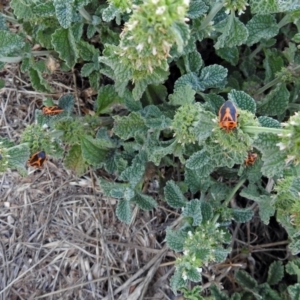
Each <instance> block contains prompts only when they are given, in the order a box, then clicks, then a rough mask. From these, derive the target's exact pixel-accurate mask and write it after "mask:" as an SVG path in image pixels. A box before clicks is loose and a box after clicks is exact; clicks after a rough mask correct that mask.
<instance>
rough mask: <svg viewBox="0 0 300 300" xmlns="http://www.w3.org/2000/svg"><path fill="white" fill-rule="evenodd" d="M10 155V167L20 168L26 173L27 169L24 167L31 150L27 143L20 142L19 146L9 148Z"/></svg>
mask: <svg viewBox="0 0 300 300" xmlns="http://www.w3.org/2000/svg"><path fill="white" fill-rule="evenodd" d="M7 154H8V155H9V157H8V160H7V162H8V164H7V167H8V168H12V169H18V171H19V172H20V173H21V174H23V175H25V173H26V170H25V168H24V165H25V164H26V162H27V160H28V158H29V155H30V150H29V147H28V145H27V144H20V145H17V146H13V147H10V148H8V149H7Z"/></svg>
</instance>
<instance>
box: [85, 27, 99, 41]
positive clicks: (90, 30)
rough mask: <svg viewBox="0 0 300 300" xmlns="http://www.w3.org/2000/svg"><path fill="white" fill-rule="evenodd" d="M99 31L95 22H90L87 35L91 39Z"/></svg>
mask: <svg viewBox="0 0 300 300" xmlns="http://www.w3.org/2000/svg"><path fill="white" fill-rule="evenodd" d="M96 32H97V27H96V26H95V25H93V24H89V25H88V27H87V31H86V36H87V38H88V39H91V38H92V37H93V36H94V35H95V33H96Z"/></svg>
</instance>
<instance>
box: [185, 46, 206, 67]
mask: <svg viewBox="0 0 300 300" xmlns="http://www.w3.org/2000/svg"><path fill="white" fill-rule="evenodd" d="M183 60H184V66H185V69H186V72H187V73H189V72H195V73H197V72H199V70H200V68H201V67H202V65H203V60H202V57H201V55H200V53H199V52H198V51H196V50H195V51H193V52H191V53H188V54H187V55H185V56H183Z"/></svg>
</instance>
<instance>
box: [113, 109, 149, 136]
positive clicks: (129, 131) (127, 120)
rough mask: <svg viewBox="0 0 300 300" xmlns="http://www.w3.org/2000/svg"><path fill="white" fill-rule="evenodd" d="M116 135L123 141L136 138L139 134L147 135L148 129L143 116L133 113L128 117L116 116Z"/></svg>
mask: <svg viewBox="0 0 300 300" xmlns="http://www.w3.org/2000/svg"><path fill="white" fill-rule="evenodd" d="M114 119H115V125H114V133H115V134H116V135H117V136H119V137H120V138H121V139H123V140H127V139H129V138H132V137H135V136H136V135H137V134H138V133H141V134H144V135H146V133H147V131H148V128H147V126H146V125H145V121H144V119H143V118H142V116H141V115H140V114H139V113H137V112H132V113H130V114H129V115H128V116H126V117H120V116H115V117H114Z"/></svg>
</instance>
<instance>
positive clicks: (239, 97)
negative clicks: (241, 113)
mask: <svg viewBox="0 0 300 300" xmlns="http://www.w3.org/2000/svg"><path fill="white" fill-rule="evenodd" d="M228 100H231V101H232V102H233V103H236V104H237V106H238V107H239V108H241V109H243V110H248V111H250V112H252V113H253V114H255V112H256V102H255V100H254V99H253V98H252V97H250V96H249V95H248V94H246V93H245V92H243V91H236V90H234V89H233V90H231V91H230V93H229V94H228Z"/></svg>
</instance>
